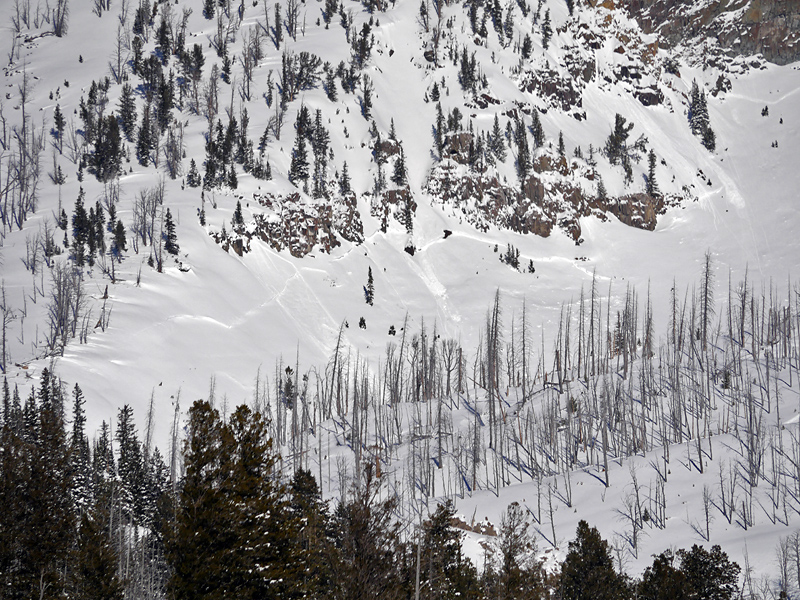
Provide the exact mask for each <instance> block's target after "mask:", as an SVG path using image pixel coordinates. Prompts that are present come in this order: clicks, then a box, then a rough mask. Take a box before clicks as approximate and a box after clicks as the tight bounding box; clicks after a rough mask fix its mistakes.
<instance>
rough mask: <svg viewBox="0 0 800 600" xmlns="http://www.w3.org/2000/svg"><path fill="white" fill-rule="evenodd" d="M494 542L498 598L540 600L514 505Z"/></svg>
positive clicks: (525, 524) (527, 538)
mask: <svg viewBox="0 0 800 600" xmlns="http://www.w3.org/2000/svg"><path fill="white" fill-rule="evenodd" d="M518 260H519V259H518V258H517V261H518ZM498 541H499V551H500V565H499V572H498V577H497V580H498V581H497V584H498V585H497V592H498V598H501V599H509V600H511V599H520V600H522V599H524V598H530V599H531V600H534V599H535V600H538V599H539V598H541V597H543V595H544V582H543V577H542V569H541V566H540V564H539V561H538V560H537V559H536V540H535V538H534V537H533V534H532V532H531V531H530V522H529V521H528V518H527V515H526V514H525V512H524V511H523V510H522V507H521V506H520V505H519V504H518V503H517V502H514V503H512V504H510V505H509V506H508V508H507V509H506V512H505V513H504V514H503V516H502V519H501V522H500V535H499V539H498Z"/></svg>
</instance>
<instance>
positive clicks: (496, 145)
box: [489, 113, 506, 163]
mask: <svg viewBox="0 0 800 600" xmlns="http://www.w3.org/2000/svg"><path fill="white" fill-rule="evenodd" d="M489 140H490V141H489V149H490V150H491V151H492V154H493V155H494V157H495V158H496V159H497V162H499V163H503V162H505V160H506V140H505V136H504V134H503V130H502V128H501V127H500V119H498V117H497V113H495V114H494V124H493V125H492V133H491V136H490V137H489Z"/></svg>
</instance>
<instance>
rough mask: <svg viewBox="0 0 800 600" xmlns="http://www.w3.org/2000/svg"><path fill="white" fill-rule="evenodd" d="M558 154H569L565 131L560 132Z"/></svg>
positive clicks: (564, 155) (563, 155)
mask: <svg viewBox="0 0 800 600" xmlns="http://www.w3.org/2000/svg"><path fill="white" fill-rule="evenodd" d="M558 155H559V156H560V157H562V158H564V157H566V156H567V149H566V146H565V145H564V132H563V131H559V132H558Z"/></svg>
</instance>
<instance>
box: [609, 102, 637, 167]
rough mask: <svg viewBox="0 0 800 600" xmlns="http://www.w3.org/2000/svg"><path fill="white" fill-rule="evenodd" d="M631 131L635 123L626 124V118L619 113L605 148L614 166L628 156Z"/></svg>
mask: <svg viewBox="0 0 800 600" xmlns="http://www.w3.org/2000/svg"><path fill="white" fill-rule="evenodd" d="M631 129H633V123H627V124H626V120H625V117H623V116H622V115H620V114H619V113H617V114H616V115H615V116H614V130H613V131H612V132H611V134H610V135H609V136H608V139H607V140H606V148H605V150H606V156H607V157H608V160H609V162H610V163H611V164H612V165H616V164H617V163H619V162H620V160H621V159H623V157H624V156H627V153H628V150H627V148H628V136H629V135H630V132H631Z"/></svg>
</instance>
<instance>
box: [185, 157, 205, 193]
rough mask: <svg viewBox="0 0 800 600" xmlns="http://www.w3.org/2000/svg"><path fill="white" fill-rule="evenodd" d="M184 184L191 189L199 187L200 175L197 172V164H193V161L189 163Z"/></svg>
mask: <svg viewBox="0 0 800 600" xmlns="http://www.w3.org/2000/svg"><path fill="white" fill-rule="evenodd" d="M186 183H187V184H188V185H189V187H193V188H196V187H200V184H201V183H202V180H201V179H200V173H198V172H197V163H195V162H194V159H191V160H190V161H189V173H188V174H187V175H186Z"/></svg>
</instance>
